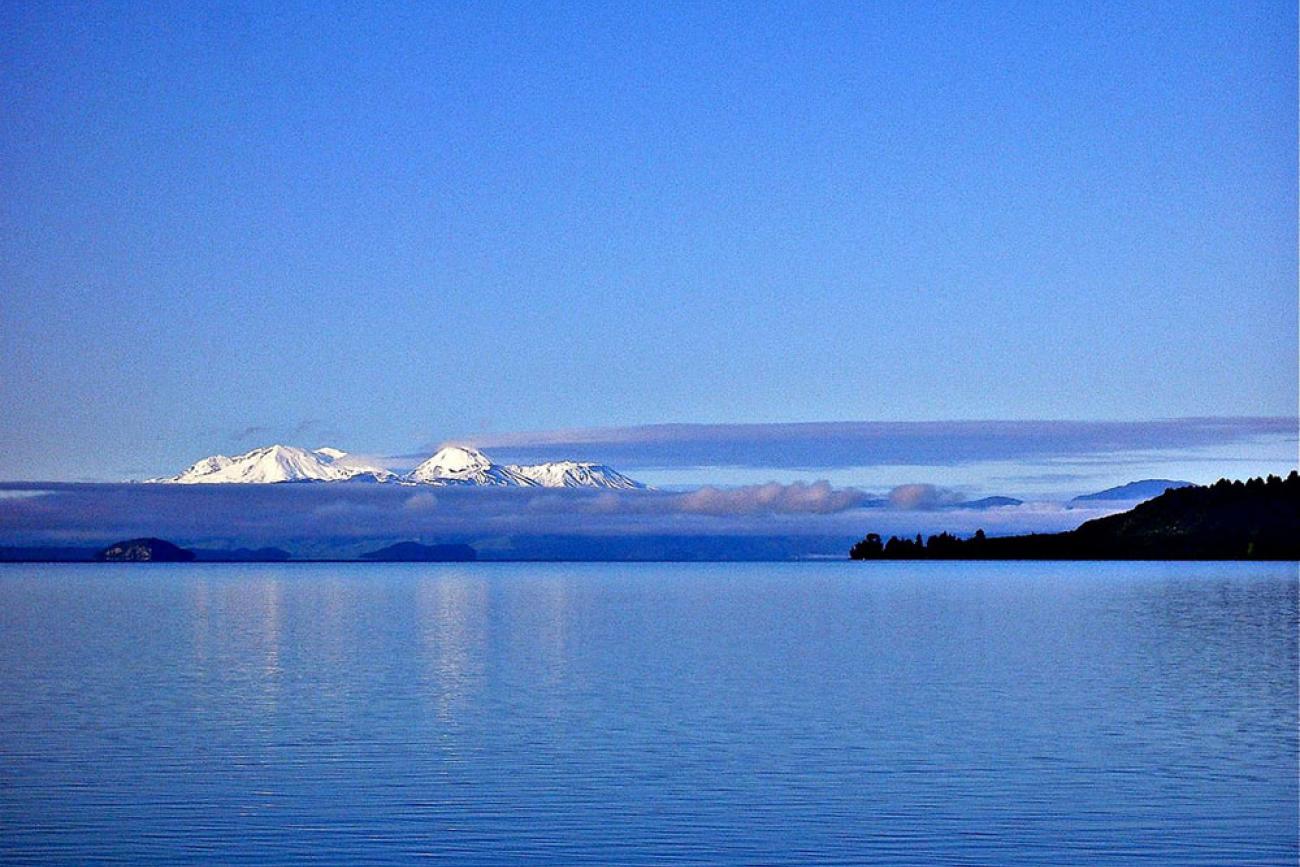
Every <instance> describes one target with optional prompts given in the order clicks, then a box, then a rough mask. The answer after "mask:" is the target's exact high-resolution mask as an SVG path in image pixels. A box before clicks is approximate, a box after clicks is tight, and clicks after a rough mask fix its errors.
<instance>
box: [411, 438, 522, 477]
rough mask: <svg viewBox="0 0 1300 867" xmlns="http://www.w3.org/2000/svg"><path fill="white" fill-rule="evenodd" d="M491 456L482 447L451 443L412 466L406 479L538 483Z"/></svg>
mask: <svg viewBox="0 0 1300 867" xmlns="http://www.w3.org/2000/svg"><path fill="white" fill-rule="evenodd" d="M513 470H514V468H513V467H503V466H499V465H497V464H494V463H492V461H490V460H488V457H487V455H485V454H483V453H482V452H481V451H479V450H478V449H471V448H464V447H462V446H447V447H446V448H442V449H439V450H438V452H437V454H435V455H434V456H433V457H431V458H429V459H428V460H427V461H425V462H424V463H422V464H420V465H419V466H418V467H416V468H415V469H413V470H411V471H410V472H409V473H407V474H406V475H405V476H403V478H404V479H406V481H408V482H419V483H422V484H426V485H493V486H516V487H517V486H524V487H532V486H534V485H535V484H536V483H535V482H533V481H532V480H531V479H528V478H526V477H524V476H520V475H518V474H517V473H515V472H514V471H513Z"/></svg>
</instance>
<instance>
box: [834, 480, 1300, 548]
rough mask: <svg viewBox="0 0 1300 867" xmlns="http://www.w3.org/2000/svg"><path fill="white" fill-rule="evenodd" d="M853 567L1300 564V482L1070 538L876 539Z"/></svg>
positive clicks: (1269, 484) (1123, 516)
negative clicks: (914, 563)
mask: <svg viewBox="0 0 1300 867" xmlns="http://www.w3.org/2000/svg"><path fill="white" fill-rule="evenodd" d="M849 557H850V558H851V559H853V560H1300V474H1297V473H1296V471H1294V470H1292V471H1291V474H1290V475H1288V476H1287V477H1286V478H1285V479H1283V478H1280V477H1278V476H1269V477H1268V478H1267V479H1262V478H1257V479H1250V480H1249V481H1245V482H1242V481H1229V480H1228V479H1220V480H1219V481H1218V482H1216V483H1214V484H1213V485H1205V486H1189V487H1178V488H1171V489H1169V490H1166V491H1165V492H1164V493H1163V494H1161V495H1160V496H1158V497H1155V498H1154V499H1151V500H1148V501H1146V502H1145V503H1141V504H1140V505H1138V506H1135V507H1134V508H1133V509H1130V510H1129V511H1127V512H1121V513H1119V514H1117V515H1108V516H1106V517H1104V518H1097V519H1095V520H1092V521H1088V522H1086V523H1084V524H1082V525H1081V526H1080V527H1079V528H1078V529H1075V530H1071V531H1069V532H1065V533H1032V534H1029V535H1026V536H1000V537H992V536H986V535H985V534H984V531H983V530H979V531H977V532H976V533H975V535H974V536H972V537H970V538H967V539H963V538H959V537H957V536H953V535H951V534H949V533H940V534H938V535H937V536H930V537H929V538H928V539H922V537H921V535H920V534H917V536H916V538H915V539H905V538H898V537H893V536H891V537H890V539H889V540H888V541H883V540H882V539H881V537H880V536H879V535H877V534H875V533H871V534H869V535H868V536H867V537H866V538H864V539H862V540H861V541H860V542H858V543H857V544H855V545H854V546H853V547H852V548H851V549H850V551H849Z"/></svg>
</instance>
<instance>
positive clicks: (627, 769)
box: [0, 563, 1300, 864]
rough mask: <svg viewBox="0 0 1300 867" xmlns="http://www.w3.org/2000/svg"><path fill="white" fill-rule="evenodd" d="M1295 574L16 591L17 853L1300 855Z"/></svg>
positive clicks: (5, 736) (158, 583) (1067, 568)
mask: <svg viewBox="0 0 1300 867" xmlns="http://www.w3.org/2000/svg"><path fill="white" fill-rule="evenodd" d="M1297 587H1298V583H1297V579H1296V571H1295V566H1294V565H1293V564H1272V565H1269V564H1264V565H1240V564H1027V563H1014V564H994V563H990V564H959V563H880V564H849V563H824V564H784V565H763V564H747V565H742V564H729V565H686V564H681V565H655V564H644V565H624V566H616V565H582V566H571V565H558V564H556V565H533V564H513V565H507V564H477V565H470V566H465V565H459V564H458V565H455V566H451V565H447V566H442V565H429V566H424V565H401V564H375V565H351V566H340V565H324V564H321V565H309V564H282V565H281V564H277V565H272V566H263V565H257V566H237V565H175V566H172V565H156V564H155V565H151V566H147V567H139V566H102V567H93V568H91V567H77V566H3V567H0V697H2V700H0V828H3V829H4V833H3V834H0V861H5V862H9V861H21V860H28V859H49V860H63V861H67V862H71V863H78V862H84V861H86V860H88V858H89V857H90V856H91V855H100V856H107V857H110V858H113V859H116V860H121V861H126V862H139V861H149V860H153V861H159V860H161V861H193V860H208V861H216V862H220V863H241V862H242V863H256V864H263V863H288V862H297V861H309V860H313V859H319V858H321V857H325V858H326V859H327V860H331V861H340V862H354V861H362V860H409V859H414V858H416V857H439V858H442V859H444V860H448V861H451V862H455V863H510V862H517V861H521V860H529V861H542V862H549V863H557V864H571V863H599V864H616V863H664V862H672V861H708V862H729V863H756V862H762V863H791V864H793V863H809V862H816V861H825V862H837V863H862V862H872V861H877V862H887V863H925V864H942V863H954V864H956V863H960V864H1005V863H1012V862H1014V863H1037V864H1057V863H1113V864H1127V863H1133V862H1136V861H1145V862H1149V863H1163V864H1193V863H1259V864H1269V863H1274V864H1294V863H1295V862H1296V860H1297V855H1298V854H1300V853H1298V847H1297V840H1296V831H1297V822H1298V820H1300V816H1298V809H1297V779H1296V777H1297V771H1296V768H1297V761H1300V747H1298V744H1297V737H1298V734H1297V730H1298V723H1300V720H1298V719H1297V666H1298V665H1300V653H1298V650H1297V645H1298V643H1300V642H1298V638H1297V630H1298V628H1300V627H1298V623H1300V612H1298V600H1297Z"/></svg>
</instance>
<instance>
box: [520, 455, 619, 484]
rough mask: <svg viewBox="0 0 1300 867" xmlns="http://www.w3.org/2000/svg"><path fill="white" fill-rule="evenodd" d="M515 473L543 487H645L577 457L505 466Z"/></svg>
mask: <svg viewBox="0 0 1300 867" xmlns="http://www.w3.org/2000/svg"><path fill="white" fill-rule="evenodd" d="M506 469H508V470H513V471H514V472H515V473H517V474H518V475H521V476H523V477H524V478H526V479H530V480H532V481H533V482H535V483H536V484H538V485H540V486H541V487H543V488H623V489H632V488H644V487H645V485H643V484H641V483H640V482H638V481H636V480H634V479H630V478H628V477H627V476H625V475H623V474H622V473H620V472H618V471H617V470H614V469H611V468H610V467H607V466H605V465H604V464H589V463H581V462H578V461H554V462H552V463H549V464H534V465H532V466H513V465H512V466H508V467H506Z"/></svg>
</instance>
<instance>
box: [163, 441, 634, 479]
mask: <svg viewBox="0 0 1300 867" xmlns="http://www.w3.org/2000/svg"><path fill="white" fill-rule="evenodd" d="M148 481H149V482H153V483H159V484H175V485H216V484H227V485H228V484H239V485H249V484H260V485H265V484H278V483H282V482H381V483H393V484H408V485H435V486H440V487H447V486H484V487H486V486H491V487H521V488H616V489H622V490H631V489H639V488H644V487H645V485H643V484H641V483H640V482H638V481H636V480H635V479H631V478H629V477H627V476H625V475H623V474H622V473H620V472H618V471H616V470H614V469H612V468H610V467H607V466H605V465H604V464H594V463H584V462H579V461H553V462H551V463H544V464H529V465H517V464H496V463H493V462H492V460H491V459H489V458H488V457H487V455H485V454H483V453H482V452H481V451H478V450H477V449H473V448H468V447H464V446H448V447H446V448H444V449H441V450H439V451H438V453H437V454H435V455H433V456H432V457H430V458H429V459H428V460H426V461H424V462H423V463H421V464H420V465H419V466H417V467H416V468H415V469H413V470H411V472H409V473H406V474H405V475H398V474H397V473H394V472H393V471H392V470H388V469H385V468H383V467H380V466H376V465H374V464H371V463H367V462H366V461H364V460H361V459H358V458H354V457H353V456H351V455H349V454H348V453H347V452H344V451H340V450H339V449H333V448H320V449H316V450H314V451H310V450H308V449H303V448H298V447H296V446H284V445H272V446H265V447H263V448H257V449H253V450H252V451H249V452H245V453H244V454H242V455H236V456H234V457H226V456H225V455H213V456H211V457H207V458H204V459H203V460H201V461H199V462H198V463H196V464H194V465H193V466H192V467H190V468H189V469H187V470H185V471H184V472H182V473H180V474H179V475H175V476H168V477H166V478H159V479H149V480H148Z"/></svg>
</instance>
